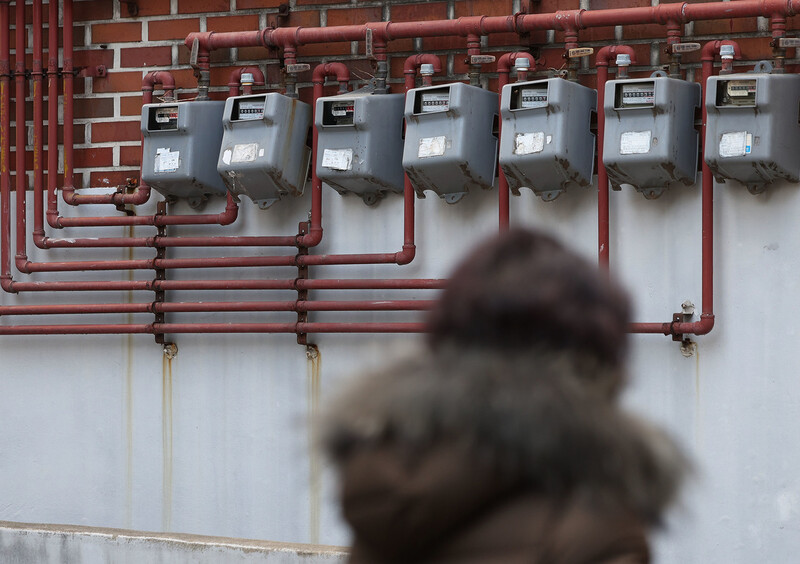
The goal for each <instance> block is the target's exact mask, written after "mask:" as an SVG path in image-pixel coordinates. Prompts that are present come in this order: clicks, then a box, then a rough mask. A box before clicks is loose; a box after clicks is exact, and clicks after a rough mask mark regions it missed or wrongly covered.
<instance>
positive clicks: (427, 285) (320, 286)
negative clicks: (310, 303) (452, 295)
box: [296, 278, 447, 290]
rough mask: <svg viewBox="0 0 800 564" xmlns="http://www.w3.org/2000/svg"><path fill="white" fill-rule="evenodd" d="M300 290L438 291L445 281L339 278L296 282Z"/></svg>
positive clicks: (430, 279) (444, 284)
mask: <svg viewBox="0 0 800 564" xmlns="http://www.w3.org/2000/svg"><path fill="white" fill-rule="evenodd" d="M296 284H297V288H298V289H300V290H440V289H442V288H444V287H445V286H446V285H447V280H444V279H435V278H428V279H425V278H420V279H414V278H411V279H405V280H403V279H391V278H390V279H383V280H371V279H364V280H359V279H355V278H350V279H347V278H340V279H338V280H337V279H332V280H313V279H312V280H306V279H301V280H297V282H296Z"/></svg>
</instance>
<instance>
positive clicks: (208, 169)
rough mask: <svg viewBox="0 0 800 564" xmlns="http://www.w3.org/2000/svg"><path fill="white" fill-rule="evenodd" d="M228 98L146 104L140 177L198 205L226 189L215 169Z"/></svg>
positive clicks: (143, 110)
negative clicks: (223, 109) (224, 110)
mask: <svg viewBox="0 0 800 564" xmlns="http://www.w3.org/2000/svg"><path fill="white" fill-rule="evenodd" d="M224 105H225V103H224V102H219V101H192V102H181V103H178V102H171V103H165V104H145V105H144V106H142V135H143V137H144V139H143V142H142V180H143V181H144V182H146V183H147V184H149V185H150V186H152V187H153V188H154V189H156V190H158V191H159V192H160V193H162V194H164V196H166V197H167V198H187V199H188V200H189V203H190V205H193V206H197V205H199V204H200V203H202V202H203V201H204V200H205V199H206V198H208V196H213V195H217V196H219V195H223V194H226V193H227V191H226V189H225V184H224V183H223V182H222V179H221V178H220V177H219V174H218V173H217V167H216V162H217V155H219V145H220V142H221V141H222V108H223V107H224Z"/></svg>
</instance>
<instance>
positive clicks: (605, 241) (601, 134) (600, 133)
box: [595, 45, 636, 269]
mask: <svg viewBox="0 0 800 564" xmlns="http://www.w3.org/2000/svg"><path fill="white" fill-rule="evenodd" d="M620 53H622V54H627V55H630V57H631V62H632V63H634V64H635V63H636V53H634V51H633V48H632V47H628V46H627V45H607V46H606V47H603V48H601V49H600V50H599V51H598V52H597V57H596V58H595V67H596V68H597V250H598V255H599V257H598V258H599V263H600V267H601V268H604V269H608V264H609V257H610V251H609V241H610V233H609V226H610V219H609V193H608V173H607V172H606V167H605V165H604V164H603V142H604V139H605V132H606V120H605V116H604V115H603V105H604V103H605V98H606V82H607V81H608V65H609V61H610V60H611V59H612V58H613V57H616V56H617V54H620Z"/></svg>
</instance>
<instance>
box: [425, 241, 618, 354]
mask: <svg viewBox="0 0 800 564" xmlns="http://www.w3.org/2000/svg"><path fill="white" fill-rule="evenodd" d="M629 314H630V307H629V303H628V299H627V296H626V294H625V292H624V291H623V290H622V289H621V288H620V287H619V286H618V285H617V284H615V283H613V282H611V281H610V280H609V279H608V277H607V276H605V275H603V274H602V273H601V272H600V271H599V269H598V268H597V267H596V266H594V265H592V264H590V263H589V262H588V261H586V260H584V259H583V258H581V257H580V256H578V255H577V254H576V253H574V252H573V251H570V250H569V249H567V248H566V247H564V246H563V245H562V244H560V243H559V242H558V241H556V240H555V239H553V238H552V237H550V236H548V235H545V234H543V233H541V232H536V231H529V230H525V229H520V228H516V229H512V230H510V231H508V232H506V233H503V234H501V235H499V236H496V237H493V238H492V239H490V240H489V241H486V242H485V243H483V244H481V245H479V246H478V247H477V248H476V249H475V250H474V251H472V252H471V253H470V254H469V255H467V256H466V257H465V258H464V259H463V260H462V261H461V263H460V264H459V265H458V266H457V267H456V269H455V271H454V272H453V274H452V276H451V277H450V282H449V284H448V286H447V288H446V289H445V290H444V292H443V293H442V296H441V299H440V300H439V301H438V303H437V305H436V306H435V308H434V309H433V311H432V312H431V315H430V317H429V319H428V344H429V345H430V346H431V348H433V349H434V350H435V349H438V348H441V347H450V346H455V347H464V348H468V349H470V350H491V351H499V352H503V353H514V352H517V351H524V350H528V349H532V348H546V349H549V350H565V351H567V352H575V353H577V354H581V355H589V356H592V357H595V358H596V359H597V360H598V361H599V362H600V363H601V364H604V365H610V366H621V365H622V363H623V360H624V355H625V349H626V341H627V329H628V323H629Z"/></svg>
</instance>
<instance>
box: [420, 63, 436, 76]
mask: <svg viewBox="0 0 800 564" xmlns="http://www.w3.org/2000/svg"><path fill="white" fill-rule="evenodd" d="M434 72H435V71H434V70H433V65H432V64H430V63H423V64H421V65H420V66H419V74H421V75H422V76H433V74H434Z"/></svg>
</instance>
